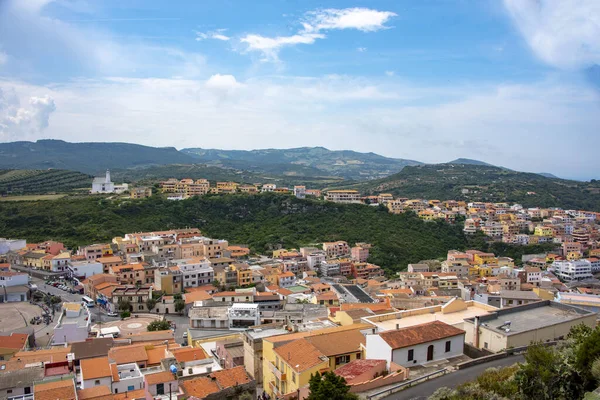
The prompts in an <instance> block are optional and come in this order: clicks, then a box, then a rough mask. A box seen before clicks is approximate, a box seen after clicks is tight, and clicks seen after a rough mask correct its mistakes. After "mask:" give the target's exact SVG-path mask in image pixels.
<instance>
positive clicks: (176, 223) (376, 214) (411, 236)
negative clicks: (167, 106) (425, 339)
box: [0, 193, 467, 271]
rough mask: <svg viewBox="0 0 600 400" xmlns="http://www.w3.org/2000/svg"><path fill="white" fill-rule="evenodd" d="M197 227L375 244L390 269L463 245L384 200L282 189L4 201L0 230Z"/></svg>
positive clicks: (270, 242) (73, 242) (82, 240)
mask: <svg viewBox="0 0 600 400" xmlns="http://www.w3.org/2000/svg"><path fill="white" fill-rule="evenodd" d="M186 226H191V227H192V226H193V227H198V228H200V229H201V230H202V232H203V233H204V234H206V235H208V236H210V237H215V238H222V239H227V240H229V242H230V243H247V244H249V245H250V246H251V248H252V249H253V250H254V251H257V252H260V253H268V252H269V251H270V250H272V249H273V248H277V247H279V246H281V247H286V248H292V247H295V248H297V247H299V246H303V245H311V244H313V245H314V244H318V243H322V242H323V241H333V240H346V241H348V242H349V243H350V244H352V245H353V244H354V243H355V242H369V243H372V244H373V245H374V248H373V249H372V257H371V259H370V261H372V262H374V263H376V264H379V265H381V266H383V267H385V268H386V269H387V270H388V271H397V270H399V269H400V268H406V265H407V264H408V263H411V262H416V261H419V260H422V259H430V258H438V257H445V256H446V253H447V251H448V250H449V249H455V248H457V249H464V248H465V246H466V244H467V243H466V239H465V237H464V235H463V233H462V230H461V227H460V226H459V225H454V226H453V225H448V224H446V223H443V222H430V223H425V222H423V221H421V220H419V219H418V218H417V217H416V216H415V215H414V214H405V215H393V214H390V213H388V212H387V210H386V209H385V208H383V207H381V208H379V207H369V206H365V205H340V204H334V203H325V202H320V201H312V200H299V199H296V198H294V197H292V196H284V195H276V194H268V193H265V194H260V195H254V196H253V195H229V196H210V195H208V196H204V197H200V198H197V197H196V198H191V199H188V200H184V201H169V200H164V199H161V198H159V197H158V196H157V197H151V198H149V199H145V200H141V201H129V200H126V201H116V200H107V199H100V198H97V197H96V198H89V197H88V198H71V199H68V198H67V199H61V200H60V201H44V202H11V203H0V231H2V235H4V236H6V237H15V238H26V239H27V240H28V241H31V242H37V241H42V240H48V239H54V240H59V241H63V242H65V244H67V245H68V246H70V247H73V246H78V245H84V244H90V243H97V242H107V241H110V239H111V238H112V237H114V236H121V235H123V234H125V233H127V232H137V231H152V230H165V229H170V228H179V227H186Z"/></svg>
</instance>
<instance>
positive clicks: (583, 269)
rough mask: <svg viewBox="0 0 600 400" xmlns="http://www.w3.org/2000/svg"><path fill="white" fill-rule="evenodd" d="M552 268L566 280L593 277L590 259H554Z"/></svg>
mask: <svg viewBox="0 0 600 400" xmlns="http://www.w3.org/2000/svg"><path fill="white" fill-rule="evenodd" d="M552 270H553V271H554V272H555V274H556V276H558V277H559V278H561V279H563V280H565V281H581V280H583V279H589V278H593V275H592V263H591V262H589V261H588V260H574V261H554V262H553V263H552Z"/></svg>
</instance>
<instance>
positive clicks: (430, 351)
mask: <svg viewBox="0 0 600 400" xmlns="http://www.w3.org/2000/svg"><path fill="white" fill-rule="evenodd" d="M431 360H433V345H430V346H429V347H427V361H431Z"/></svg>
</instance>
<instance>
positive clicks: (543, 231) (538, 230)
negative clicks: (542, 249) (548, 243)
mask: <svg viewBox="0 0 600 400" xmlns="http://www.w3.org/2000/svg"><path fill="white" fill-rule="evenodd" d="M533 234H534V235H535V236H546V237H548V236H554V230H553V229H552V228H550V227H549V226H542V225H538V226H536V227H535V230H534V231H533Z"/></svg>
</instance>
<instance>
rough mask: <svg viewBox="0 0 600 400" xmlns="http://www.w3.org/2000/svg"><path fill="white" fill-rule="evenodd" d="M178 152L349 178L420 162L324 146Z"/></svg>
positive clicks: (279, 171) (232, 164) (209, 160)
mask: <svg viewBox="0 0 600 400" xmlns="http://www.w3.org/2000/svg"><path fill="white" fill-rule="evenodd" d="M181 151H182V152H183V153H185V154H188V155H190V156H192V157H195V158H196V159H197V160H198V161H200V162H203V163H206V164H208V165H215V166H221V167H225V168H238V169H244V170H248V171H254V172H262V173H270V174H275V175H286V176H291V175H302V176H336V177H343V178H345V179H351V180H367V179H377V178H382V177H385V176H388V175H390V174H393V173H396V172H399V171H401V170H402V168H404V167H406V166H408V165H422V164H423V163H421V162H419V161H415V160H406V159H401V158H389V157H384V156H381V155H379V154H375V153H360V152H356V151H351V150H329V149H326V148H324V147H298V148H292V149H260V150H218V149H202V148H187V149H182V150H181Z"/></svg>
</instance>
